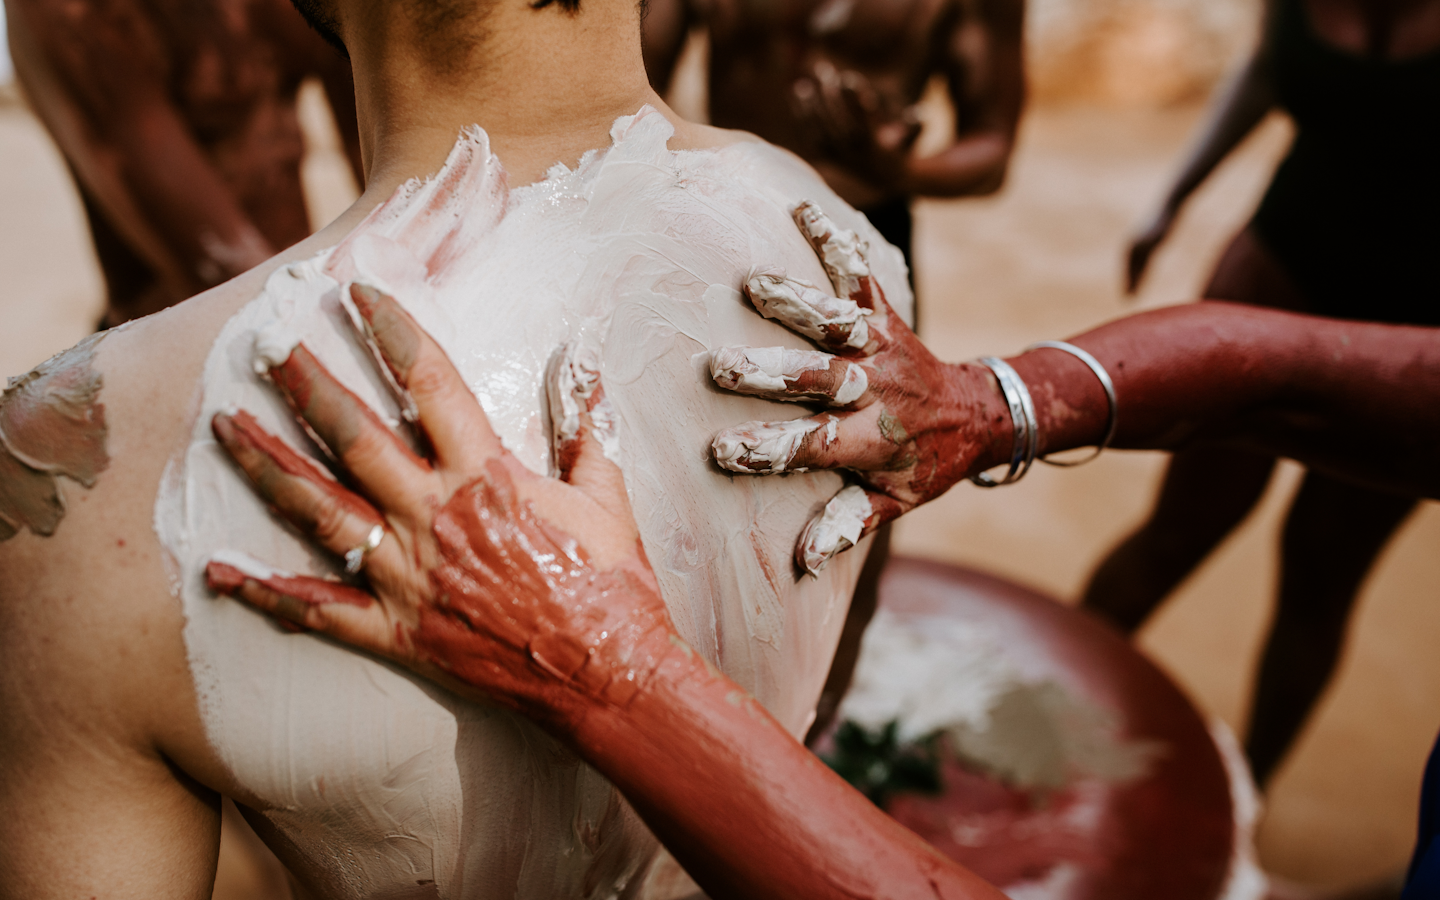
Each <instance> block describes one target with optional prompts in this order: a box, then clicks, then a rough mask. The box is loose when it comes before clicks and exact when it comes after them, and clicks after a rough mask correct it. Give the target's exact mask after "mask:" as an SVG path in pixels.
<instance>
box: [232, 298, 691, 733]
mask: <svg viewBox="0 0 1440 900" xmlns="http://www.w3.org/2000/svg"><path fill="white" fill-rule="evenodd" d="M351 295H352V297H353V299H354V302H355V306H356V308H357V310H358V311H359V314H360V316H361V317H362V319H363V320H364V322H365V325H366V327H365V329H364V335H363V339H364V340H365V341H366V343H367V344H369V346H370V347H371V349H372V351H373V352H374V353H375V355H376V356H377V357H378V358H379V359H380V360H382V361H383V363H384V366H385V371H386V372H387V373H388V375H389V376H390V377H391V378H392V379H393V382H394V384H395V385H396V386H397V387H398V388H399V390H400V392H401V394H402V401H403V403H404V406H405V407H406V408H407V409H409V410H411V411H413V413H414V416H413V417H414V419H415V422H416V425H417V426H418V428H419V431H420V433H421V435H422V443H423V444H424V445H425V446H426V450H427V452H426V455H424V456H420V455H417V454H416V453H415V452H414V451H412V450H411V449H410V448H409V447H408V446H407V445H406V444H405V443H404V442H402V441H401V440H400V439H399V438H398V437H397V436H396V435H395V434H394V433H393V432H392V431H391V430H390V429H389V428H388V427H386V425H385V424H384V423H383V422H382V421H381V420H380V419H379V418H378V417H377V416H376V414H375V413H374V412H373V411H372V410H371V409H370V408H369V407H368V406H366V405H365V404H364V403H363V402H362V401H361V400H360V399H359V398H358V397H356V396H355V395H354V394H352V393H350V391H348V390H347V389H346V388H345V387H344V386H343V385H341V384H340V383H339V382H338V381H336V380H335V378H334V377H333V376H332V375H331V374H330V373H329V372H328V371H326V369H325V367H324V366H323V365H321V363H320V362H319V360H317V359H316V358H315V357H314V356H312V355H311V354H310V352H309V351H308V350H307V349H306V348H305V346H304V345H303V344H300V345H297V346H295V347H294V348H293V349H291V350H288V351H286V352H285V358H284V359H283V360H278V361H277V360H275V359H269V360H268V362H269V364H270V368H269V375H270V377H271V380H272V381H274V383H275V385H276V387H277V388H278V389H279V390H280V392H281V393H282V394H283V395H284V397H285V399H286V401H287V402H288V403H289V404H290V406H291V407H292V408H293V409H294V411H295V413H296V415H297V416H298V417H299V418H300V419H301V421H302V422H303V424H304V425H305V426H306V429H307V431H308V432H309V433H310V434H311V435H312V436H314V437H315V438H317V439H318V441H319V442H320V443H321V444H322V445H323V447H324V448H325V450H326V451H327V452H328V455H329V456H330V457H331V458H332V459H334V460H335V464H336V468H337V469H338V470H340V472H341V474H342V475H343V476H344V477H345V479H346V480H345V481H344V482H343V483H342V482H341V481H339V480H337V479H336V478H335V477H332V476H331V475H330V473H328V472H326V471H324V470H323V469H322V468H321V467H320V466H318V465H317V464H315V463H314V462H313V461H312V460H311V459H310V458H309V457H307V456H305V455H303V454H301V453H299V452H298V451H296V450H295V449H293V448H291V447H289V446H288V445H287V444H286V443H285V442H284V441H282V440H280V439H279V438H278V437H276V436H275V435H272V434H270V433H268V432H266V431H265V430H264V429H262V428H261V427H260V425H259V424H258V423H257V422H256V421H255V419H254V418H253V417H251V416H250V415H248V414H247V413H245V412H243V411H238V412H235V413H231V414H220V415H217V416H216V417H215V419H214V421H213V430H214V433H215V437H216V438H217V439H218V440H219V442H220V444H221V446H223V447H224V448H225V450H226V451H227V452H228V453H229V454H230V456H231V457H232V458H233V459H234V460H235V462H236V463H237V464H238V465H239V467H240V468H241V470H243V471H244V473H245V475H246V476H247V477H248V478H249V479H250V481H251V483H252V484H253V486H254V488H255V490H256V491H257V492H258V493H259V494H260V495H261V496H262V497H263V498H264V500H265V501H266V502H267V503H268V504H270V506H271V508H272V509H274V510H275V511H276V512H278V513H279V514H280V515H281V516H283V517H284V518H286V519H287V520H289V521H290V523H291V524H293V525H294V526H295V527H296V528H297V529H298V530H299V531H300V532H301V533H302V534H304V535H306V536H307V537H308V538H309V539H310V540H312V541H314V542H315V543H316V544H318V545H320V546H322V547H324V548H325V549H327V550H329V551H330V552H332V553H334V554H336V555H337V556H344V557H346V559H347V562H348V561H349V560H350V559H351V558H352V556H353V557H354V561H355V562H356V563H357V564H358V565H357V566H356V568H358V570H359V571H360V572H363V574H364V581H363V582H359V583H356V582H342V581H335V580H330V579H321V578H313V577H309V576H304V575H292V574H289V573H285V572H277V571H275V570H273V569H271V568H269V567H268V566H266V565H265V564H264V563H263V562H255V561H251V560H248V559H246V558H243V557H240V556H239V555H237V554H222V555H219V556H218V557H217V558H216V559H214V560H213V561H212V562H211V563H210V564H209V565H208V567H207V569H206V577H207V580H208V581H209V583H210V586H211V587H212V588H213V589H214V590H216V591H219V592H221V593H225V594H229V595H231V596H234V597H237V598H239V599H241V600H244V601H246V602H248V603H251V604H253V605H255V606H257V607H259V608H261V609H263V610H265V611H267V612H269V613H271V614H273V615H275V616H277V617H279V618H281V619H284V620H286V621H288V622H291V623H293V624H294V625H296V626H299V627H301V628H304V629H309V630H313V631H317V632H320V633H323V634H326V635H328V636H330V637H332V638H334V639H336V640H338V641H341V642H343V643H346V644H350V645H352V646H355V647H358V648H360V649H362V650H366V651H369V652H371V653H374V654H376V655H377V656H381V657H384V658H386V659H390V660H393V661H395V662H397V663H399V664H401V665H403V666H406V667H408V668H410V669H412V670H414V671H415V672H417V673H419V674H421V675H423V676H426V677H428V678H431V679H432V680H435V681H437V682H439V683H441V684H444V685H446V686H447V687H450V688H451V689H452V690H456V691H457V692H459V693H461V694H464V695H466V696H470V697H472V698H474V697H480V698H488V699H490V700H494V701H498V702H499V703H501V704H503V705H505V706H508V707H510V708H512V709H516V710H518V711H520V712H522V713H525V714H526V715H529V716H530V717H531V718H534V719H537V720H538V721H540V722H541V723H543V724H548V725H552V726H555V727H556V728H558V729H560V730H561V731H564V729H566V728H567V727H569V725H570V724H571V723H572V722H573V721H574V717H575V716H577V715H582V716H583V715H584V714H585V712H586V711H587V710H589V709H591V708H593V704H594V703H596V702H599V703H601V704H604V705H606V706H612V707H623V706H624V705H625V704H626V703H628V702H629V700H630V698H632V697H633V696H634V695H635V692H636V691H638V690H641V689H642V688H643V687H644V686H645V684H646V683H647V681H648V680H649V679H650V677H651V676H652V675H653V673H654V672H655V671H656V669H657V667H658V666H659V664H660V662H661V660H662V659H663V658H664V657H665V656H666V655H667V654H670V653H672V652H675V647H676V644H675V642H676V641H678V638H676V637H675V635H674V630H673V627H672V625H671V623H670V618H669V614H668V613H667V611H666V608H665V605H664V603H663V602H662V601H661V599H660V594H659V589H658V587H657V585H656V583H655V576H654V573H653V572H652V571H651V569H650V565H649V563H648V562H647V561H646V559H645V554H644V551H643V550H642V549H641V546H640V538H639V533H638V529H637V527H636V525H635V519H634V516H633V515H632V514H631V512H630V504H629V500H628V499H627V497H626V494H625V487H624V482H623V479H622V477H621V474H620V469H619V468H618V467H617V466H616V465H615V464H614V463H612V462H610V461H609V460H608V459H606V458H605V456H604V454H603V452H602V450H601V447H600V444H599V443H598V442H597V440H596V438H595V436H594V435H593V434H592V421H591V415H590V412H591V410H595V409H597V407H598V405H599V404H600V403H601V402H602V398H603V392H602V388H601V387H600V384H599V375H598V368H597V367H595V366H591V365H588V364H587V363H586V361H585V360H584V359H583V358H581V357H579V356H578V355H575V354H570V353H566V354H562V355H559V356H557V358H556V360H555V361H554V362H553V363H552V366H551V370H550V373H549V384H548V385H547V387H548V389H549V391H550V396H551V401H552V409H553V410H554V411H555V412H558V413H559V415H558V416H554V418H555V419H556V420H555V421H554V422H553V426H554V429H555V432H556V436H557V446H556V461H557V467H558V468H559V470H560V476H561V477H560V478H559V479H556V478H547V477H544V476H541V475H537V474H535V473H534V472H531V471H530V470H529V469H527V468H525V466H524V465H522V464H521V463H520V462H519V461H518V460H517V459H516V458H515V457H514V456H513V455H512V454H511V453H509V452H508V451H507V450H506V449H505V448H504V447H503V446H502V445H501V443H500V439H499V437H497V436H496V434H495V432H494V431H493V430H492V429H491V427H490V423H489V421H488V420H487V419H486V417H485V413H484V411H483V410H482V409H481V408H480V404H479V403H478V402H477V401H476V399H475V397H474V395H473V394H471V392H470V390H469V388H468V387H467V386H466V384H465V381H464V379H463V378H461V376H460V374H459V373H458V372H457V371H456V370H455V368H454V366H452V365H451V363H450V360H449V359H448V358H447V357H446V356H445V353H444V351H443V350H442V349H441V348H440V346H439V345H438V344H436V343H435V342H434V341H433V340H432V339H431V338H430V336H429V335H427V334H426V333H425V332H424V331H423V330H422V329H421V328H420V327H419V326H418V325H417V324H416V323H415V321H414V320H413V319H411V318H410V316H409V315H408V314H407V313H406V312H405V310H404V309H403V308H402V307H401V306H400V304H399V303H397V302H396V301H395V300H394V299H393V298H391V297H389V296H386V295H384V294H382V293H380V292H378V291H375V290H372V289H369V288H366V287H363V286H361V285H355V286H353V287H352V291H351ZM270 355H272V356H278V355H279V352H278V351H275V352H273V353H272V354H270ZM557 400H558V403H557ZM552 416H553V413H552ZM352 488H353V490H352ZM372 534H374V535H380V536H381V537H380V540H379V541H377V542H375V545H374V546H369V547H367V544H368V543H369V541H368V540H367V538H368V537H369V536H370V535H372ZM362 548H364V550H363V552H362Z"/></svg>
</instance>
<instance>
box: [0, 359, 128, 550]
mask: <svg viewBox="0 0 1440 900" xmlns="http://www.w3.org/2000/svg"><path fill="white" fill-rule="evenodd" d="M102 337H103V336H102V335H94V336H92V337H90V338H88V339H86V340H84V341H82V342H81V343H79V344H77V345H76V346H75V347H73V348H71V349H69V350H66V351H65V352H63V353H60V354H58V355H56V356H54V357H51V358H50V359H49V360H47V361H45V362H43V363H41V364H40V365H39V366H37V367H36V368H35V369H34V370H33V371H31V372H29V373H28V374H25V375H21V376H20V377H19V378H14V379H11V381H10V385H9V386H8V387H7V388H6V389H5V393H4V395H3V396H0V541H3V540H6V539H7V538H11V537H14V536H15V535H16V534H18V533H19V532H20V529H22V528H28V529H29V530H30V531H31V532H32V533H34V534H37V535H42V536H49V535H52V534H54V533H55V529H56V528H58V527H59V526H60V520H61V519H63V518H64V517H65V501H64V497H63V496H62V495H61V493H60V483H59V480H58V479H59V477H60V476H62V475H63V476H65V477H67V478H70V479H72V480H74V481H77V482H79V483H80V484H82V485H84V486H85V487H87V488H88V487H94V485H95V480H96V479H97V478H98V477H99V476H100V473H101V472H102V471H104V469H105V467H106V466H107V465H109V463H110V457H109V455H108V454H107V453H106V451H105V436H106V431H105V404H103V403H101V402H100V388H101V385H102V379H101V377H100V373H99V372H97V371H95V369H94V368H93V365H92V364H93V362H94V358H95V345H96V344H98V343H99V342H100V340H101V339H102Z"/></svg>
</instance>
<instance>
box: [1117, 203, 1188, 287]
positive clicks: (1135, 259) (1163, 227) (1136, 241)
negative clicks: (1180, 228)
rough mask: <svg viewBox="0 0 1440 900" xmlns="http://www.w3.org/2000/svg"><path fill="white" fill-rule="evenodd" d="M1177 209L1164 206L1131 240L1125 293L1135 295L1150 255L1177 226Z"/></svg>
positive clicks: (1126, 266) (1148, 264) (1126, 257)
mask: <svg viewBox="0 0 1440 900" xmlns="http://www.w3.org/2000/svg"><path fill="white" fill-rule="evenodd" d="M1175 215H1176V213H1175V210H1173V209H1171V208H1170V206H1169V205H1168V204H1167V205H1166V206H1162V207H1161V208H1160V209H1159V210H1158V211H1157V212H1156V213H1155V215H1154V216H1152V217H1151V219H1150V222H1149V223H1148V224H1147V225H1146V226H1145V227H1144V228H1142V229H1141V230H1140V233H1139V234H1137V235H1135V237H1134V238H1132V239H1131V241H1130V251H1129V252H1128V253H1127V254H1126V255H1125V293H1126V294H1129V295H1134V293H1135V291H1136V289H1137V288H1139V286H1140V279H1142V278H1144V277H1145V270H1146V269H1147V268H1149V266H1150V257H1151V256H1153V255H1154V254H1155V251H1156V250H1157V249H1159V247H1160V244H1161V243H1162V242H1163V241H1164V240H1165V238H1167V237H1169V235H1170V229H1171V228H1173V227H1174V226H1175Z"/></svg>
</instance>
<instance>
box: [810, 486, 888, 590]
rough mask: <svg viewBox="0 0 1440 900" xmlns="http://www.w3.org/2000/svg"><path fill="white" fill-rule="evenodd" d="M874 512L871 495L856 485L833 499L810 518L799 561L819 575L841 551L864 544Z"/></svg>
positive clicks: (811, 571) (812, 572)
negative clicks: (816, 514)
mask: <svg viewBox="0 0 1440 900" xmlns="http://www.w3.org/2000/svg"><path fill="white" fill-rule="evenodd" d="M873 513H874V508H873V507H871V505H870V496H869V495H868V494H866V493H865V489H864V488H861V487H858V486H856V485H853V484H852V485H850V486H849V487H847V488H845V489H844V490H842V491H841V492H840V493H838V494H836V495H835V496H834V497H831V498H830V502H829V503H826V504H825V510H824V511H823V512H821V513H820V515H818V516H816V517H815V518H813V519H811V520H810V523H809V524H808V525H806V526H805V531H804V533H802V534H801V535H800V542H799V544H798V545H797V546H796V554H795V555H796V561H797V562H798V563H799V564H800V567H801V568H802V569H804V570H805V571H806V572H809V573H810V574H811V575H819V574H820V572H821V571H822V570H823V569H824V568H825V567H826V566H827V565H829V564H830V560H832V559H834V558H835V557H836V556H838V555H840V554H841V553H843V552H845V551H846V550H849V549H850V548H851V547H853V546H855V545H856V544H858V543H860V535H861V534H862V533H863V532H864V531H865V522H866V521H868V520H869V518H870V516H871V515H872V514H873Z"/></svg>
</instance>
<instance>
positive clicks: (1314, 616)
mask: <svg viewBox="0 0 1440 900" xmlns="http://www.w3.org/2000/svg"><path fill="white" fill-rule="evenodd" d="M1416 505H1417V501H1416V500H1415V499H1413V498H1410V497H1400V496H1395V495H1393V494H1383V493H1380V492H1378V491H1374V490H1371V489H1369V488H1363V487H1358V486H1355V485H1352V484H1349V483H1347V482H1343V481H1336V480H1335V479H1333V478H1330V477H1328V476H1325V475H1319V474H1316V473H1314V472H1310V473H1308V474H1307V475H1306V476H1305V481H1304V483H1303V484H1301V486H1300V490H1299V492H1298V493H1297V494H1296V495H1295V501H1294V502H1293V503H1292V504H1291V506H1290V514H1289V518H1288V519H1287V520H1286V522H1285V532H1284V535H1283V537H1282V539H1281V572H1280V598H1279V603H1278V606H1277V608H1276V611H1275V621H1274V623H1273V624H1272V625H1271V628H1270V638H1269V641H1268V643H1267V644H1266V646H1265V652H1264V655H1263V657H1262V659H1261V663H1260V674H1259V679H1258V681H1257V683H1256V687H1255V701H1254V704H1253V706H1252V709H1251V713H1250V728H1249V737H1248V739H1247V741H1246V746H1245V751H1246V754H1247V755H1248V756H1249V757H1250V765H1251V768H1252V769H1253V770H1254V773H1255V780H1256V782H1257V783H1258V784H1259V785H1260V786H1261V787H1262V788H1263V787H1264V786H1265V783H1266V782H1267V781H1268V780H1269V779H1270V777H1271V776H1272V775H1274V773H1275V770H1276V769H1277V768H1278V767H1279V765H1280V762H1281V761H1282V760H1283V759H1284V758H1285V754H1286V753H1287V752H1289V750H1290V747H1291V745H1292V744H1293V743H1294V741H1295V737H1296V735H1297V734H1299V732H1300V729H1301V728H1302V727H1304V725H1305V721H1306V719H1307V718H1309V715H1310V711H1311V709H1312V708H1313V707H1314V705H1315V702H1316V700H1317V699H1319V697H1320V694H1321V693H1322V692H1323V691H1324V690H1325V687H1326V685H1328V684H1329V683H1330V679H1331V676H1333V675H1334V672H1335V667H1336V664H1337V663H1338V662H1339V659H1340V652H1341V650H1342V648H1343V647H1344V643H1345V632H1346V629H1347V627H1348V626H1349V623H1350V612H1351V609H1352V608H1353V607H1354V605H1355V598H1356V596H1357V595H1358V594H1359V592H1360V588H1361V586H1362V585H1363V584H1364V582H1365V578H1366V576H1367V575H1369V573H1370V570H1371V568H1372V566H1373V565H1374V563H1375V560H1376V558H1377V557H1378V556H1379V555H1380V552H1381V551H1382V550H1384V549H1385V545H1386V544H1387V543H1389V541H1390V538H1391V537H1392V536H1393V535H1394V534H1395V531H1396V530H1397V529H1398V528H1399V527H1400V525H1401V524H1402V523H1403V522H1404V521H1405V519H1406V517H1407V516H1409V515H1410V513H1411V511H1412V510H1414V509H1415V506H1416Z"/></svg>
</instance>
